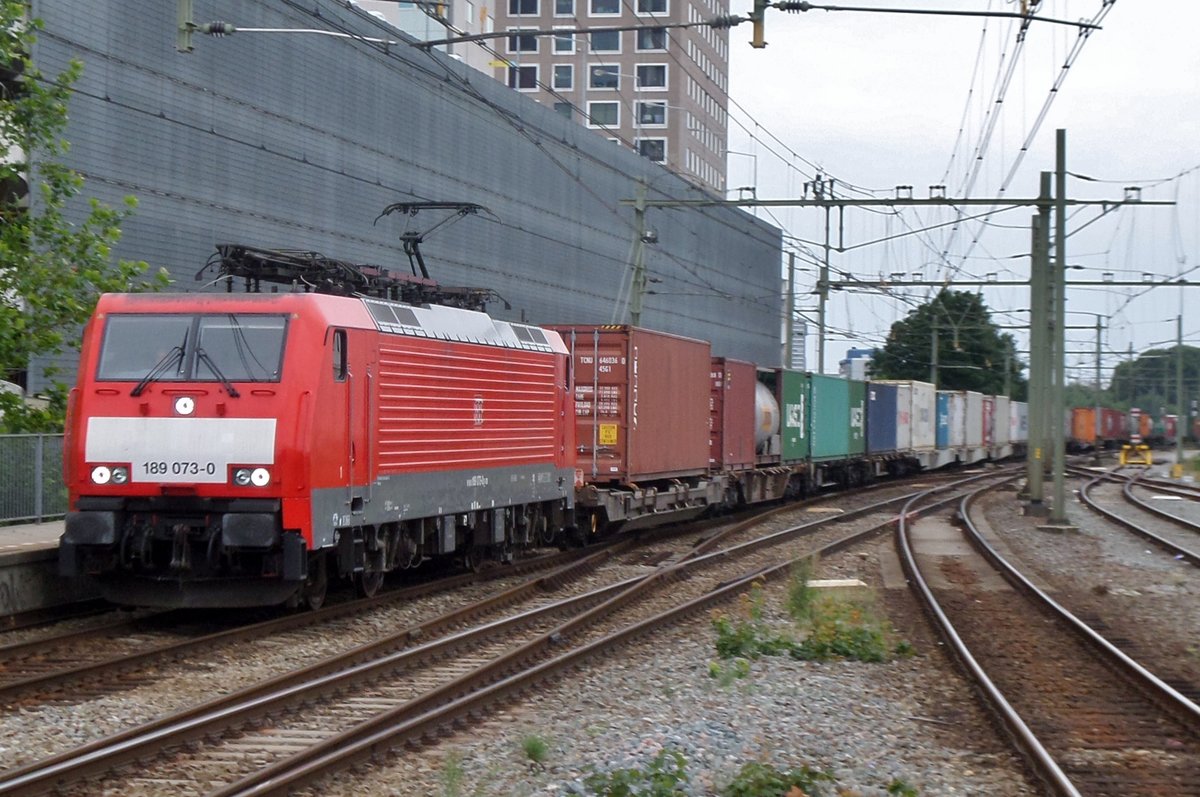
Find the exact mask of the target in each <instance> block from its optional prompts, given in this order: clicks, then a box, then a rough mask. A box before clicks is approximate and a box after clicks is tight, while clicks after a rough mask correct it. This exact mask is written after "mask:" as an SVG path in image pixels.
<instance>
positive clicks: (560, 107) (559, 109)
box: [554, 102, 575, 119]
mask: <svg viewBox="0 0 1200 797" xmlns="http://www.w3.org/2000/svg"><path fill="white" fill-rule="evenodd" d="M554 112H555V113H556V114H558V115H559V116H561V117H563V118H564V119H574V118H575V106H574V105H572V104H571V103H569V102H556V103H554Z"/></svg>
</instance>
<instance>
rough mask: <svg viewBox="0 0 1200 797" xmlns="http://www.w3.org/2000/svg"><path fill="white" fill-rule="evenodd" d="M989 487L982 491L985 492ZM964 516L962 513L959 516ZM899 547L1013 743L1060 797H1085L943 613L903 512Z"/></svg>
mask: <svg viewBox="0 0 1200 797" xmlns="http://www.w3.org/2000/svg"><path fill="white" fill-rule="evenodd" d="M984 489H987V488H980V490H979V491H978V492H982V491H983V490H984ZM960 514H961V513H960ZM896 547H897V548H898V549H899V552H900V562H901V564H902V565H903V567H904V572H905V573H906V574H907V575H908V578H909V584H910V585H911V587H912V588H913V590H914V591H915V592H916V593H917V597H918V598H919V599H920V602H921V605H922V607H923V608H924V609H925V611H926V613H927V614H928V615H929V617H930V619H931V620H932V621H933V623H934V627H935V628H936V629H937V631H938V633H939V635H940V636H941V637H942V639H943V640H944V641H945V642H946V645H947V647H948V648H949V651H950V653H951V655H953V656H954V658H955V659H956V660H957V661H958V662H959V664H960V665H961V666H962V668H963V669H964V670H965V671H966V673H967V675H968V677H969V678H970V679H971V680H972V681H973V682H974V684H975V685H976V686H977V687H978V689H979V691H980V693H981V694H982V696H983V699H984V701H985V702H986V703H987V704H988V705H989V706H991V708H992V711H993V713H994V714H995V716H996V718H997V720H998V721H999V722H1000V724H1001V726H1002V727H1003V728H1004V729H1005V730H1006V731H1007V732H1008V734H1009V737H1010V738H1011V739H1012V740H1013V744H1014V745H1015V746H1016V747H1017V749H1018V750H1019V751H1020V752H1021V754H1022V755H1023V757H1024V759H1025V761H1026V762H1027V763H1028V765H1029V767H1030V768H1031V769H1032V770H1033V772H1034V773H1036V775H1037V777H1038V778H1039V779H1040V780H1041V781H1042V782H1043V783H1045V784H1046V785H1047V786H1048V787H1049V788H1051V789H1053V790H1054V793H1055V794H1056V795H1059V797H1082V795H1081V794H1080V793H1079V791H1078V790H1077V789H1076V788H1075V786H1074V785H1073V784H1072V783H1071V781H1070V779H1069V778H1067V776H1066V773H1064V772H1063V771H1062V769H1061V768H1060V767H1059V765H1058V763H1057V762H1056V761H1055V760H1054V758H1053V757H1052V756H1051V755H1050V753H1049V752H1048V751H1047V750H1046V748H1045V747H1044V746H1043V745H1042V743H1041V741H1039V740H1038V738H1037V736H1035V735H1034V733H1033V731H1032V730H1030V728H1029V726H1028V725H1026V724H1025V721H1024V720H1023V719H1021V716H1020V715H1019V714H1018V713H1017V712H1016V710H1015V709H1014V708H1013V707H1012V705H1011V704H1010V703H1009V702H1008V700H1007V699H1006V698H1005V697H1004V694H1003V693H1002V692H1001V691H1000V689H999V688H998V687H997V686H996V684H995V683H994V682H993V681H992V679H991V678H989V677H988V674H987V672H986V671H985V670H984V669H983V667H982V666H981V665H980V664H979V662H978V661H977V660H976V659H975V656H974V655H972V653H971V651H970V650H969V649H968V648H967V645H966V643H965V642H964V641H963V639H962V638H961V637H960V636H959V635H958V631H956V630H955V628H954V625H953V623H951V622H950V618H949V617H947V616H946V613H945V612H944V611H943V610H942V607H941V605H940V604H939V603H938V600H937V598H936V597H935V596H934V594H933V590H932V589H930V587H929V584H928V583H927V582H926V581H925V577H924V576H923V575H922V574H921V569H920V567H918V566H917V560H916V555H915V554H914V553H913V549H912V545H911V543H910V541H909V537H908V521H907V513H902V514H901V518H900V523H898V524H897V527H896Z"/></svg>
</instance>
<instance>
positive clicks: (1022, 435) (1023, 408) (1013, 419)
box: [1008, 401, 1029, 443]
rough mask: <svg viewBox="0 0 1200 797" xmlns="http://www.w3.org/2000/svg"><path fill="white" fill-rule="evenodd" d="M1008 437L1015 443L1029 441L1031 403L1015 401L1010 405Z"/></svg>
mask: <svg viewBox="0 0 1200 797" xmlns="http://www.w3.org/2000/svg"><path fill="white" fill-rule="evenodd" d="M1008 413H1009V416H1008V417H1009V425H1008V439H1009V441H1011V442H1013V443H1027V442H1029V405H1028V404H1026V403H1025V402H1024V401H1014V402H1012V403H1010V404H1009V405H1008Z"/></svg>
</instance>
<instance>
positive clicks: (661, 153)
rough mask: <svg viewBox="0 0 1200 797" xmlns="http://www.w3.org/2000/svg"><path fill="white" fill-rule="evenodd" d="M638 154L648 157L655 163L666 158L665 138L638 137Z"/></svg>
mask: <svg viewBox="0 0 1200 797" xmlns="http://www.w3.org/2000/svg"><path fill="white" fill-rule="evenodd" d="M637 151H638V154H639V155H641V156H643V157H646V158H649V159H650V160H652V161H654V162H655V163H662V162H664V161H665V160H666V159H667V140H666V139H665V138H639V139H638V141H637Z"/></svg>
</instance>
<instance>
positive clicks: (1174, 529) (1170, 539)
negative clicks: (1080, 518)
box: [1076, 471, 1200, 567]
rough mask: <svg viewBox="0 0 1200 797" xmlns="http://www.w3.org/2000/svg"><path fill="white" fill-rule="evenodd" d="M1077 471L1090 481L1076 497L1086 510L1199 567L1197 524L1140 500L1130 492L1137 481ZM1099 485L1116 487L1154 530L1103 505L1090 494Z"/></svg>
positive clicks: (1199, 549) (1159, 487) (1199, 539)
mask: <svg viewBox="0 0 1200 797" xmlns="http://www.w3.org/2000/svg"><path fill="white" fill-rule="evenodd" d="M1076 472H1077V473H1080V474H1081V475H1083V476H1085V477H1091V480H1090V481H1088V482H1087V483H1086V484H1085V485H1084V486H1083V487H1082V488H1081V489H1080V491H1079V498H1080V500H1081V501H1082V502H1083V503H1084V505H1086V506H1087V507H1088V509H1090V510H1092V511H1093V512H1095V513H1096V514H1098V515H1100V516H1101V517H1103V518H1105V519H1107V520H1109V521H1111V522H1113V523H1115V524H1117V525H1119V526H1121V527H1122V528H1124V529H1127V530H1129V531H1131V532H1133V533H1134V534H1136V535H1138V536H1139V537H1141V538H1143V539H1145V540H1147V541H1149V542H1151V543H1152V544H1154V545H1155V546H1157V547H1158V548H1160V549H1162V550H1163V551H1165V552H1167V553H1168V554H1169V555H1171V556H1174V557H1175V558H1177V559H1180V560H1183V561H1186V562H1189V563H1190V564H1192V565H1194V566H1198V567H1200V524H1196V523H1195V522H1193V521H1191V520H1188V519H1186V518H1183V517H1180V516H1178V515H1175V514H1172V513H1170V512H1167V511H1165V510H1162V509H1159V508H1158V507H1155V506H1151V505H1150V504H1148V503H1146V502H1145V501H1143V500H1141V499H1139V498H1138V497H1137V496H1136V495H1134V493H1133V487H1134V485H1138V484H1140V481H1139V480H1137V479H1136V478H1133V479H1130V478H1124V477H1121V476H1116V475H1110V474H1096V473H1094V472H1091V471H1082V472H1080V471H1076ZM1102 483H1107V484H1116V485H1119V486H1120V487H1121V494H1122V496H1123V497H1124V500H1125V502H1126V503H1127V504H1128V505H1130V506H1132V507H1134V508H1136V509H1137V510H1138V511H1139V512H1141V513H1144V514H1148V515H1150V516H1152V517H1153V518H1154V519H1155V521H1154V522H1153V526H1154V527H1153V528H1150V527H1149V526H1148V525H1146V524H1145V523H1144V522H1138V521H1135V520H1133V519H1132V518H1130V517H1128V516H1126V515H1122V514H1119V513H1117V512H1114V511H1112V510H1111V509H1108V508H1106V507H1104V506H1102V505H1101V503H1100V502H1099V501H1098V500H1097V499H1096V498H1095V497H1093V495H1092V491H1093V490H1094V489H1096V488H1097V487H1098V486H1100V485H1101V484H1102ZM1147 487H1149V489H1154V490H1158V491H1164V492H1172V493H1173V494H1177V493H1175V492H1174V491H1168V490H1167V489H1166V488H1164V487H1162V486H1149V485H1147Z"/></svg>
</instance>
